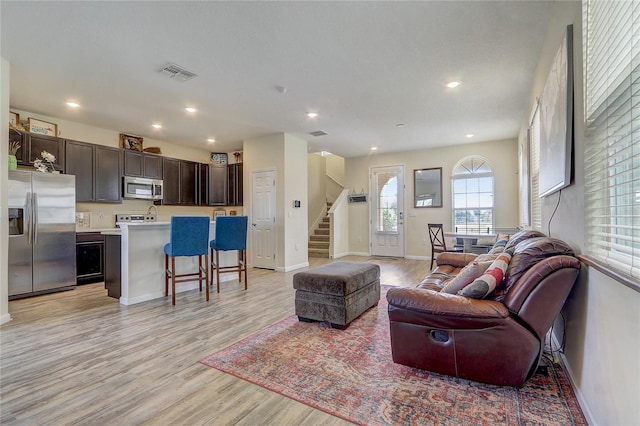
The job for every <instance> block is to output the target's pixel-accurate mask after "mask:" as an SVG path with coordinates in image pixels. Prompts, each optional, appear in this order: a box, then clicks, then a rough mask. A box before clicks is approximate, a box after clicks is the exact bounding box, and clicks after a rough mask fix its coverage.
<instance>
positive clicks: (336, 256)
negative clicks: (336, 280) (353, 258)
mask: <svg viewBox="0 0 640 426" xmlns="http://www.w3.org/2000/svg"><path fill="white" fill-rule="evenodd" d="M345 256H349V252H346V253H340V254H336V255H334V256H329V257H331V258H332V259H340V258H341V257H345Z"/></svg>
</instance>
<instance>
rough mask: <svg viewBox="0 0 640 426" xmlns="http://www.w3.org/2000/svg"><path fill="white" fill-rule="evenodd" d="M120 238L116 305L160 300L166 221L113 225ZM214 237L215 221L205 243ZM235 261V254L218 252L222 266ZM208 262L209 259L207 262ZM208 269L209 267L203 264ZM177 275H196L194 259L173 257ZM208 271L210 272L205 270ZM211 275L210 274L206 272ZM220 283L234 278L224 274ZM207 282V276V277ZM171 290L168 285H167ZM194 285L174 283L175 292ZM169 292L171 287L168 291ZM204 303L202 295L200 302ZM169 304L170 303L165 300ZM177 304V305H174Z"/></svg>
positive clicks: (168, 236)
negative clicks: (118, 293)
mask: <svg viewBox="0 0 640 426" xmlns="http://www.w3.org/2000/svg"><path fill="white" fill-rule="evenodd" d="M116 225H117V226H119V227H120V235H121V236H122V238H121V241H120V244H121V253H120V256H121V268H122V271H121V272H122V274H121V275H122V276H121V295H120V303H121V304H123V305H133V304H136V303H141V302H145V301H147V300H152V299H158V298H161V297H164V279H165V265H164V246H165V244H167V243H168V242H169V239H170V230H171V226H170V225H171V223H170V222H143V223H132V222H117V223H116ZM214 237H215V222H214V221H211V224H210V227H209V241H211V240H213V239H214ZM236 259H237V254H236V252H235V251H226V252H221V253H220V264H221V265H222V266H226V265H233V264H235V262H236ZM209 261H211V259H209ZM207 266H208V267H209V268H210V265H207ZM176 269H177V271H178V273H179V274H186V273H192V272H198V260H197V257H196V256H193V257H176ZM209 271H210V269H209ZM209 274H210V275H211V272H209ZM225 275H226V276H225V277H221V281H222V280H224V281H231V280H234V279H236V278H235V276H234V275H233V274H225ZM209 281H210V282H211V277H209ZM169 287H171V286H169ZM198 287H199V286H198V282H197V281H190V282H185V283H178V284H176V293H180V292H183V291H188V290H193V289H197V288H198ZM169 291H171V288H169ZM202 300H204V296H203V299H202ZM169 303H171V301H170V300H169ZM178 303H179V302H178Z"/></svg>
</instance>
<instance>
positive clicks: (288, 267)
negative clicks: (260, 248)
mask: <svg viewBox="0 0 640 426" xmlns="http://www.w3.org/2000/svg"><path fill="white" fill-rule="evenodd" d="M308 266H309V262H303V263H298V264H297V265H292V266H287V267H285V268H283V267H278V268H276V272H289V271H295V270H296V269H302V268H307V267H308Z"/></svg>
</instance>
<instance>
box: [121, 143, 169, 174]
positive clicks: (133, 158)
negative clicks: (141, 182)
mask: <svg viewBox="0 0 640 426" xmlns="http://www.w3.org/2000/svg"><path fill="white" fill-rule="evenodd" d="M123 152H124V175H125V176H136V177H146V178H151V179H162V157H160V156H158V155H154V154H147V153H146V152H139V151H132V150H128V149H125V150H123Z"/></svg>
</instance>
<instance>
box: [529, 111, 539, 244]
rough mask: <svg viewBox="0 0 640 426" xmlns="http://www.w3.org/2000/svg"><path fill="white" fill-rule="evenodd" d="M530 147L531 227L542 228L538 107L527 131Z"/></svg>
mask: <svg viewBox="0 0 640 426" xmlns="http://www.w3.org/2000/svg"><path fill="white" fill-rule="evenodd" d="M529 138H530V140H529V146H530V147H531V153H530V155H531V227H532V228H533V229H535V230H538V231H540V230H541V229H542V208H541V202H540V108H538V105H536V109H535V111H534V113H533V118H532V119H531V128H530V131H529Z"/></svg>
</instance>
